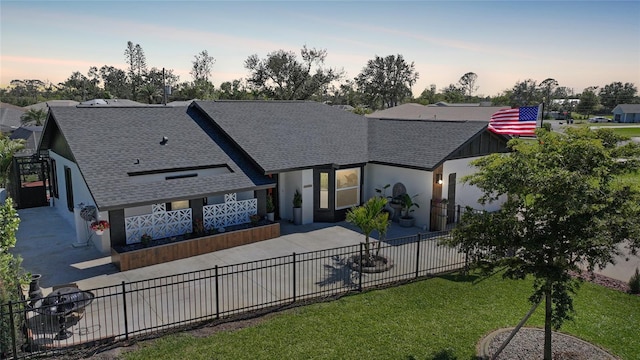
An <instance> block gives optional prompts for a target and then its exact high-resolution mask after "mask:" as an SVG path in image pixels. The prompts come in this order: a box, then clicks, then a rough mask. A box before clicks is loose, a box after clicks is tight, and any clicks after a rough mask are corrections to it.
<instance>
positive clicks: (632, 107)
mask: <svg viewBox="0 0 640 360" xmlns="http://www.w3.org/2000/svg"><path fill="white" fill-rule="evenodd" d="M616 108H619V109H620V111H622V112H623V113H626V114H638V113H640V104H620V105H618V106H616Z"/></svg>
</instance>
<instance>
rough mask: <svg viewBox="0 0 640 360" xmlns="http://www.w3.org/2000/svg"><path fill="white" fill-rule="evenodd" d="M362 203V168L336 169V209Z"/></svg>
mask: <svg viewBox="0 0 640 360" xmlns="http://www.w3.org/2000/svg"><path fill="white" fill-rule="evenodd" d="M357 205H360V168H355V169H344V170H336V210H340V209H345V208H350V207H352V206H357Z"/></svg>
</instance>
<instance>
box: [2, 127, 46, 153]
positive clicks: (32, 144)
mask: <svg viewBox="0 0 640 360" xmlns="http://www.w3.org/2000/svg"><path fill="white" fill-rule="evenodd" d="M41 134H42V126H21V127H19V128H17V129H15V130H14V131H13V132H12V133H11V135H9V139H11V140H18V139H20V140H24V149H23V150H21V151H20V152H19V154H17V155H18V156H28V155H33V154H34V153H35V152H36V150H37V149H38V143H39V142H40V135H41Z"/></svg>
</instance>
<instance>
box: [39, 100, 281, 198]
mask: <svg viewBox="0 0 640 360" xmlns="http://www.w3.org/2000/svg"><path fill="white" fill-rule="evenodd" d="M45 127H46V129H45V132H44V134H46V135H45V137H43V139H42V141H41V144H40V147H41V148H43V149H46V148H50V147H51V146H52V145H53V143H52V138H51V137H52V135H53V134H55V133H56V131H52V129H49V127H57V128H58V129H59V131H60V134H61V135H62V136H63V137H64V139H65V140H66V142H67V143H68V146H69V148H70V150H71V153H72V154H73V157H74V158H75V159H72V160H75V161H76V163H77V164H78V167H79V168H80V171H81V173H82V176H83V177H84V179H85V181H86V183H87V185H88V187H89V190H90V192H91V195H92V196H93V198H94V200H95V202H96V205H97V206H98V208H99V209H100V210H110V209H116V208H122V207H130V206H136V205H143V204H149V203H152V202H165V201H173V200H179V199H187V198H195V197H199V196H207V195H213V194H219V193H223V192H233V191H243V190H249V189H255V188H256V187H262V188H266V187H273V181H272V180H270V179H268V178H267V177H266V176H263V175H260V174H259V173H258V172H257V171H256V169H251V168H250V166H249V167H247V164H242V165H239V164H238V163H237V162H236V161H234V160H232V158H231V157H235V155H236V154H234V153H233V151H231V152H230V153H227V152H225V150H223V148H225V147H228V144H225V143H224V142H222V143H220V139H216V138H215V134H214V130H215V129H213V127H212V126H211V124H210V122H208V121H207V120H205V119H204V118H202V116H201V115H200V113H199V112H197V111H195V110H194V109H192V108H187V107H175V108H173V107H135V108H126V107H121V108H119V107H52V108H51V111H50V117H49V119H48V121H47V124H46V125H45ZM47 130H49V131H47ZM163 137H166V138H168V141H166V144H164V145H162V144H161V141H162V139H163ZM224 167H228V169H229V171H219V170H220V169H223V170H224ZM185 169H186V170H185ZM192 169H195V170H198V171H199V170H203V169H204V170H208V169H218V170H211V171H212V172H214V173H215V172H217V173H218V174H214V173H211V172H210V173H206V171H205V172H204V173H203V174H202V176H200V174H199V175H198V176H196V177H185V178H176V179H170V180H167V179H165V177H164V176H163V175H160V176H156V179H149V178H146V179H144V181H141V179H142V177H143V176H138V175H144V174H154V173H155V174H171V173H172V172H173V173H175V172H176V171H177V172H180V171H183V172H184V171H191V170H192ZM194 172H196V171H194ZM220 172H225V173H220Z"/></svg>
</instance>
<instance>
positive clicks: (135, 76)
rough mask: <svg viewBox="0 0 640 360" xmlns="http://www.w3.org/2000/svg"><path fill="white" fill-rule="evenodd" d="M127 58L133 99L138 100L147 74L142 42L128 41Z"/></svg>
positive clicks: (125, 52) (125, 54)
mask: <svg viewBox="0 0 640 360" xmlns="http://www.w3.org/2000/svg"><path fill="white" fill-rule="evenodd" d="M124 56H125V60H126V61H127V64H128V65H129V69H128V70H127V75H128V76H129V84H130V85H131V100H137V98H138V92H139V91H140V87H141V86H142V84H143V82H144V76H145V75H146V74H147V59H146V57H145V56H144V51H143V50H142V46H140V44H135V45H133V43H132V42H131V41H127V48H126V49H125V51H124Z"/></svg>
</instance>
